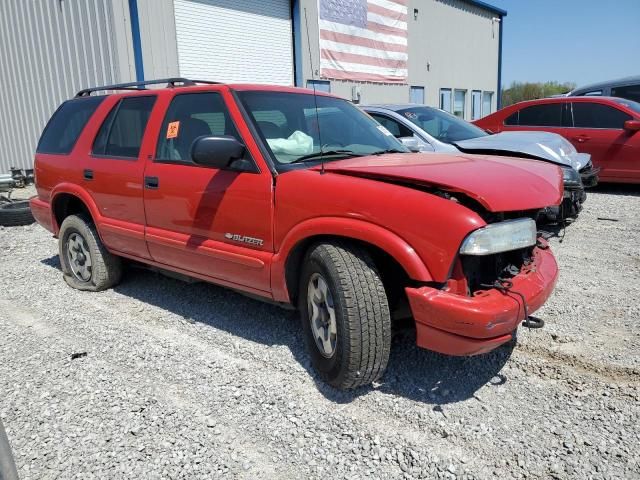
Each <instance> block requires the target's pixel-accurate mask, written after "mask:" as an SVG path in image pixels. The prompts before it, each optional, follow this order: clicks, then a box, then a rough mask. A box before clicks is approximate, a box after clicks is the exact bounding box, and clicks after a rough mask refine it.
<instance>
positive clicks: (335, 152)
mask: <svg viewBox="0 0 640 480" xmlns="http://www.w3.org/2000/svg"><path fill="white" fill-rule="evenodd" d="M334 155H343V156H344V157H345V158H348V157H364V155H363V154H362V153H356V152H354V151H353V150H327V151H326V152H314V153H310V154H308V155H303V156H301V157H299V158H296V159H295V160H293V161H292V162H289V164H292V163H298V162H304V161H306V160H312V159H314V158H320V157H331V156H334Z"/></svg>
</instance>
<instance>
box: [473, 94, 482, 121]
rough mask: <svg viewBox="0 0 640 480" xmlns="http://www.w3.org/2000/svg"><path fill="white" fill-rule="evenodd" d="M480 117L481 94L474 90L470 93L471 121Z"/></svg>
mask: <svg viewBox="0 0 640 480" xmlns="http://www.w3.org/2000/svg"><path fill="white" fill-rule="evenodd" d="M481 117H482V92H481V91H480V90H474V91H472V92H471V120H477V119H479V118H481Z"/></svg>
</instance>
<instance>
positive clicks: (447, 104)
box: [440, 88, 451, 113]
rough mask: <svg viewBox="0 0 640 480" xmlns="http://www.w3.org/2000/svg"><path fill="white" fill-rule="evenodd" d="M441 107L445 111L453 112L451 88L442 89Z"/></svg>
mask: <svg viewBox="0 0 640 480" xmlns="http://www.w3.org/2000/svg"><path fill="white" fill-rule="evenodd" d="M440 108H441V109H442V110H444V111H445V112H449V113H451V89H450V88H441V89H440Z"/></svg>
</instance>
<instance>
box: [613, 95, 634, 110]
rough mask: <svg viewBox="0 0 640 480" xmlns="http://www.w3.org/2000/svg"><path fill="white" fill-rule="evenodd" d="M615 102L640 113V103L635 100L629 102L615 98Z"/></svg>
mask: <svg viewBox="0 0 640 480" xmlns="http://www.w3.org/2000/svg"><path fill="white" fill-rule="evenodd" d="M612 100H613V101H614V102H616V103H619V104H620V105H624V106H625V107H627V108H630V109H631V110H633V111H634V112H636V113H640V103H638V102H634V101H633V100H627V99H626V98H613V99H612Z"/></svg>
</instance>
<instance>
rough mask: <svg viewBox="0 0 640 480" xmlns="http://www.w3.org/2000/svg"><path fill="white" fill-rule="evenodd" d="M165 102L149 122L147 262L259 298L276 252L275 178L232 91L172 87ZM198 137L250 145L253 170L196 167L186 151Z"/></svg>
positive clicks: (145, 195) (249, 151) (146, 176)
mask: <svg viewBox="0 0 640 480" xmlns="http://www.w3.org/2000/svg"><path fill="white" fill-rule="evenodd" d="M163 100H164V101H163V103H164V104H165V105H166V112H165V113H164V115H160V116H158V118H154V123H153V125H152V127H151V128H152V129H153V131H154V132H155V138H156V139H157V140H156V142H155V144H154V145H149V146H148V148H149V151H148V157H149V159H148V161H147V166H146V169H145V172H144V179H145V180H144V207H145V213H146V240H147V245H148V248H149V252H150V253H151V257H152V259H153V260H154V261H156V262H158V263H160V264H164V265H167V266H170V267H174V268H177V269H180V270H182V271H184V272H185V273H194V274H196V276H197V275H203V276H206V277H207V278H211V279H213V280H215V281H216V282H217V283H221V284H225V285H229V286H235V287H240V288H242V289H244V290H250V291H254V292H255V293H258V294H262V295H264V294H265V292H268V291H269V290H270V282H269V264H270V263H269V262H270V259H271V256H272V252H273V243H272V230H271V228H272V214H273V202H272V198H273V195H272V190H273V177H272V175H271V173H270V171H269V170H268V169H267V168H265V166H264V164H260V165H259V164H258V162H256V160H255V158H256V156H259V155H260V153H259V152H258V149H257V147H256V145H255V143H254V142H253V140H252V138H250V134H249V133H248V131H247V130H246V126H244V124H243V120H242V118H241V117H240V113H239V112H238V110H237V108H236V107H235V104H234V103H233V102H234V100H233V98H232V96H231V94H230V93H229V91H228V89H224V88H220V87H208V89H207V90H202V89H200V90H197V91H194V90H192V89H177V91H176V92H167V93H166V97H165V98H164V99H163ZM230 107H231V108H230ZM232 111H233V112H235V113H233V114H232ZM239 124H242V125H243V127H242V128H244V130H243V132H244V133H243V134H240V133H239V132H240V131H241V128H239ZM203 135H205V136H222V135H230V136H233V137H235V138H236V139H238V140H239V141H240V142H241V143H243V144H244V145H247V146H248V147H249V148H248V149H247V151H246V155H245V158H246V159H247V160H249V161H250V162H251V165H252V166H253V167H255V168H254V169H253V171H231V170H222V169H217V168H212V167H205V166H200V165H197V164H195V163H194V162H193V161H192V160H191V154H190V150H191V146H192V144H193V141H194V140H195V139H196V138H198V137H200V136H203ZM243 135H244V136H243Z"/></svg>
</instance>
